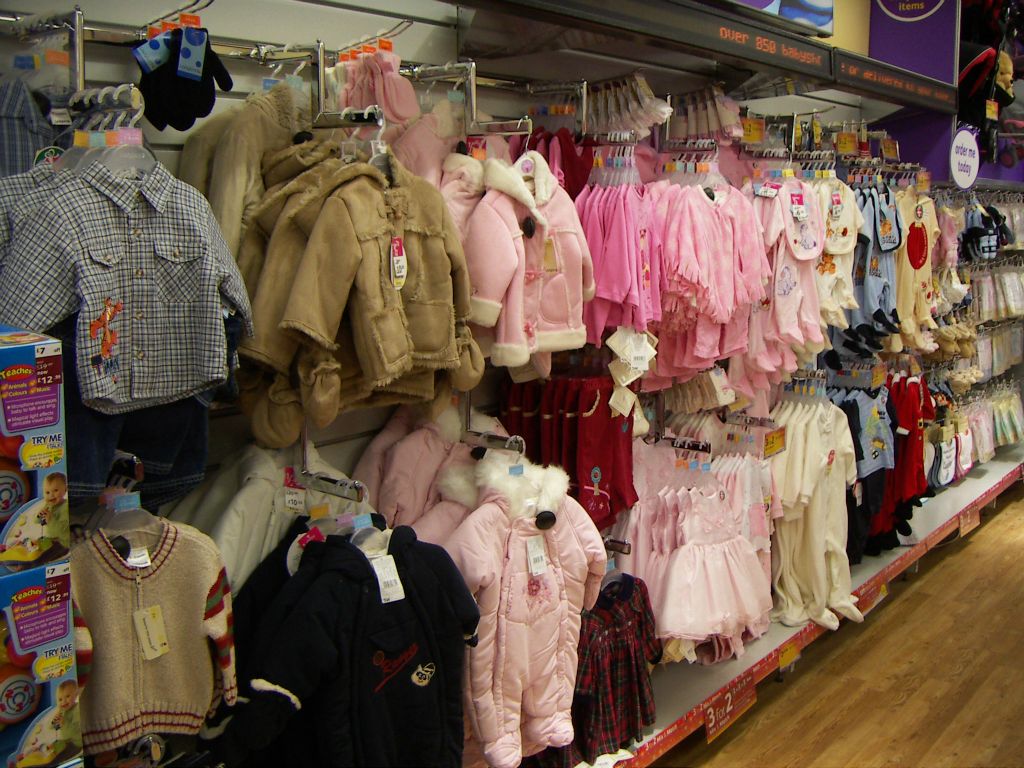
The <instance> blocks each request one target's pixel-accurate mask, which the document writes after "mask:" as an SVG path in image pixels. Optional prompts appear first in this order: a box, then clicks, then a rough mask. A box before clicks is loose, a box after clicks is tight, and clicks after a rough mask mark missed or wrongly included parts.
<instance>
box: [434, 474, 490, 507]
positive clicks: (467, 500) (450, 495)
mask: <svg viewBox="0 0 1024 768" xmlns="http://www.w3.org/2000/svg"><path fill="white" fill-rule="evenodd" d="M437 488H438V490H439V491H440V492H441V498H443V499H447V500H448V501H454V502H456V503H458V504H461V505H462V506H464V507H465V508H466V509H469V510H473V509H476V508H477V506H478V503H477V500H478V499H479V497H480V491H479V489H478V488H477V487H476V467H473V466H467V465H465V464H452V465H449V466H448V467H445V468H444V469H443V470H442V471H441V476H440V477H439V478H438V480H437Z"/></svg>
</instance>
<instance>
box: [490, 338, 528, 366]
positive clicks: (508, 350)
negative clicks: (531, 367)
mask: <svg viewBox="0 0 1024 768" xmlns="http://www.w3.org/2000/svg"><path fill="white" fill-rule="evenodd" d="M528 362H530V349H529V347H527V346H526V345H525V344H498V343H497V342H495V343H494V344H492V345H491V363H493V364H494V365H503V366H505V367H507V368H515V367H516V366H517V365H526V364H527V363H528Z"/></svg>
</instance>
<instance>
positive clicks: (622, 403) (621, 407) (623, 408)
mask: <svg viewBox="0 0 1024 768" xmlns="http://www.w3.org/2000/svg"><path fill="white" fill-rule="evenodd" d="M635 404H636V395H634V394H633V392H632V391H631V390H629V389H626V388H625V387H618V386H617V387H615V391H614V392H612V396H611V398H609V400H608V407H609V408H611V409H612V410H613V411H615V412H616V413H618V414H620V415H622V416H625V417H628V416H629V414H631V413H632V412H633V406H634V405H635Z"/></svg>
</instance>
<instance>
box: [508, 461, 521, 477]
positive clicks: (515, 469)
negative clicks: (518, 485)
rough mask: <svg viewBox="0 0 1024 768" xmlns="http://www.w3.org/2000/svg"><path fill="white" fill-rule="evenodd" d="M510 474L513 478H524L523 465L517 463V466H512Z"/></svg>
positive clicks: (509, 469)
mask: <svg viewBox="0 0 1024 768" xmlns="http://www.w3.org/2000/svg"><path fill="white" fill-rule="evenodd" d="M508 473H509V475H511V476H512V477H522V476H523V465H522V464H520V463H519V462H516V463H515V464H513V465H511V466H510V467H509V468H508Z"/></svg>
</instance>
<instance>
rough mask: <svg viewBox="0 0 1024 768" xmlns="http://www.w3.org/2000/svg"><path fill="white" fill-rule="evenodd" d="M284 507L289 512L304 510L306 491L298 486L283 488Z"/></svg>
mask: <svg viewBox="0 0 1024 768" xmlns="http://www.w3.org/2000/svg"><path fill="white" fill-rule="evenodd" d="M284 508H285V509H287V510H288V511H289V512H305V511H306V492H305V491H303V490H300V489H298V488H285V489H284Z"/></svg>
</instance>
